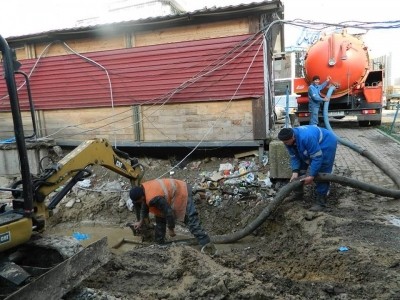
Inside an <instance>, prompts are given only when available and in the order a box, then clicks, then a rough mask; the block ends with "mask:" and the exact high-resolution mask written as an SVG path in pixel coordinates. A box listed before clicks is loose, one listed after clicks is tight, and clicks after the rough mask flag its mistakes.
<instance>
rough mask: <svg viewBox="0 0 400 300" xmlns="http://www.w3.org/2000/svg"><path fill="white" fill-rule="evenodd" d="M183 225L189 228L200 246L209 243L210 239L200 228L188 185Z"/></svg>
mask: <svg viewBox="0 0 400 300" xmlns="http://www.w3.org/2000/svg"><path fill="white" fill-rule="evenodd" d="M185 224H186V225H187V226H188V227H189V231H190V233H191V234H193V235H194V237H195V238H196V239H197V241H198V242H199V244H200V245H201V246H204V245H205V244H208V243H209V242H210V237H209V236H208V234H207V233H206V232H205V230H204V229H203V227H202V226H201V222H200V219H199V214H198V213H197V210H196V206H195V205H194V202H193V197H192V188H191V187H190V186H189V185H188V202H187V206H186V215H185Z"/></svg>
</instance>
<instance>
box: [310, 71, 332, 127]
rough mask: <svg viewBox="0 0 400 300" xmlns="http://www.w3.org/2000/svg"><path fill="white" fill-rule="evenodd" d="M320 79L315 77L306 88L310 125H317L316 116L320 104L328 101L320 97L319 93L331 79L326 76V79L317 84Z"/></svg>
mask: <svg viewBox="0 0 400 300" xmlns="http://www.w3.org/2000/svg"><path fill="white" fill-rule="evenodd" d="M319 81H320V77H319V76H318V75H315V76H314V77H313V79H312V83H311V84H310V86H309V87H308V109H309V112H310V125H318V114H319V108H320V105H321V103H322V102H324V101H329V99H328V98H326V97H325V98H322V97H321V91H322V90H323V89H324V88H325V87H326V86H327V85H328V83H329V81H331V77H330V76H328V77H327V79H326V80H325V81H324V82H323V83H321V84H319Z"/></svg>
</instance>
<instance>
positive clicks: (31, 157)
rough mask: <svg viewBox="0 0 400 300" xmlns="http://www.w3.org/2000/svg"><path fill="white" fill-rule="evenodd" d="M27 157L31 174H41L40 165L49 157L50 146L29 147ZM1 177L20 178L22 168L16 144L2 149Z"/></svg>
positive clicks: (0, 152)
mask: <svg viewBox="0 0 400 300" xmlns="http://www.w3.org/2000/svg"><path fill="white" fill-rule="evenodd" d="M26 150H27V157H28V162H29V170H30V173H31V174H34V175H38V174H39V173H40V171H41V170H40V163H41V161H42V159H43V158H45V157H48V156H49V147H48V145H43V144H41V145H34V144H33V145H27V149H26ZM0 176H8V177H14V176H15V177H19V176H21V167H20V161H19V154H18V149H17V147H16V145H15V144H7V145H2V147H0Z"/></svg>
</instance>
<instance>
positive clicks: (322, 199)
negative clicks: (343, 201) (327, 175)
mask: <svg viewBox="0 0 400 300" xmlns="http://www.w3.org/2000/svg"><path fill="white" fill-rule="evenodd" d="M325 208H326V195H320V194H318V195H317V198H316V200H315V204H314V205H313V206H311V208H310V211H323V210H324V209H325Z"/></svg>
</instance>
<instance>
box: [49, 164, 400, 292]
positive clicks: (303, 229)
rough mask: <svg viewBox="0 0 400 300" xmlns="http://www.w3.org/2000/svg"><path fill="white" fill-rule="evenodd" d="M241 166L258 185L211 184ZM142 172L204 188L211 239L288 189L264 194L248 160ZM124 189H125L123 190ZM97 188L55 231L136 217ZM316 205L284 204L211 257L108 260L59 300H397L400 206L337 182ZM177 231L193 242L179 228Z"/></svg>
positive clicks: (148, 253)
mask: <svg viewBox="0 0 400 300" xmlns="http://www.w3.org/2000/svg"><path fill="white" fill-rule="evenodd" d="M241 162H242V163H243V162H245V163H246V164H250V165H252V166H253V167H255V169H256V170H257V171H255V172H254V175H255V178H257V182H246V180H244V182H239V183H237V184H227V185H224V184H223V182H224V180H220V181H217V182H214V183H213V182H212V181H211V183H210V181H209V180H208V179H209V178H210V177H212V176H213V175H214V176H215V175H216V173H218V174H221V172H220V171H219V168H220V166H221V165H225V164H227V163H231V164H232V165H234V166H239V165H240V163H241ZM148 164H149V165H148V171H147V173H146V177H145V178H146V179H151V178H156V177H157V176H159V175H160V174H164V173H165V174H169V176H172V177H174V178H182V179H185V180H187V181H188V182H190V183H192V184H193V185H196V186H198V187H201V188H205V193H204V195H206V196H204V195H203V196H202V197H198V198H197V203H196V204H197V208H198V210H199V213H200V217H201V220H202V223H203V226H204V227H205V228H206V230H207V231H208V232H209V233H210V235H221V234H225V233H231V232H235V231H237V230H239V229H241V228H243V227H244V226H246V225H247V224H248V223H249V222H250V221H252V220H253V219H254V218H255V217H257V216H258V214H259V213H260V212H261V211H262V210H263V208H264V207H265V206H267V205H268V203H269V201H270V200H271V199H272V197H273V194H274V191H277V190H279V188H280V187H281V186H282V185H283V184H284V182H272V185H271V186H269V187H267V186H265V182H266V181H265V178H266V176H267V174H268V165H263V164H262V163H259V162H255V160H252V159H251V158H247V159H243V160H235V159H233V158H223V159H217V158H214V159H206V160H204V161H200V162H199V161H196V162H191V163H188V164H187V165H186V166H185V167H184V168H177V169H174V170H173V173H172V172H171V171H170V169H171V167H172V166H173V164H172V165H171V163H170V162H169V161H162V160H158V161H151V160H148ZM151 165H156V166H157V167H154V168H152V167H151ZM99 172H100V171H98V172H97V174H99ZM335 172H336V173H337V174H340V175H343V174H346V173H347V172H348V171H347V170H343V169H340V168H336V169H335ZM95 173H96V172H95ZM222 173H223V172H222ZM347 175H351V174H347ZM107 176H110V177H107ZM112 176H113V175H111V174H104V175H101V176H98V178H101V180H100V179H99V180H97V183H96V184H100V185H101V186H103V187H104V186H105V184H106V183H107V181H108V182H114V181H115V180H117V181H118V180H119V179H116V178H112ZM241 177H245V176H241ZM258 179H261V183H260V180H258ZM262 182H264V184H263V183H262ZM120 184H121V186H122V190H124V188H127V187H128V186H127V185H125V183H121V182H120ZM235 188H236V189H237V191H236V194H235V192H234V190H235ZM96 190H97V188H96V187H95V186H94V184H92V186H91V187H90V188H88V189H87V190H82V189H81V190H79V191H76V192H75V194H72V195H69V196H68V197H70V198H74V197H76V196H77V195H79V197H78V198H79V200H80V202H77V203H75V204H74V206H73V207H72V208H67V207H65V205H60V208H59V210H58V211H57V212H56V214H55V216H54V219H53V220H54V224H55V223H59V222H67V223H71V222H72V223H73V222H77V223H79V222H82V221H85V220H92V221H97V222H98V224H99V226H107V224H110V225H114V226H115V225H117V226H124V224H125V223H126V221H127V220H132V218H133V213H132V212H131V211H129V210H128V209H127V208H126V207H125V206H124V201H125V200H126V193H127V191H126V190H125V191H123V192H118V193H116V192H114V193H111V192H105V191H104V190H103V191H101V192H96ZM228 190H230V191H231V192H232V191H233V192H232V193H230V192H229V191H228ZM93 191H94V192H93ZM227 191H228V192H227ZM239 191H240V192H239ZM238 195H239V196H238ZM235 196H236V197H235ZM218 197H219V198H218ZM216 199H219V201H216ZM312 199H313V189H312V187H307V188H306V197H305V198H304V199H302V200H298V201H292V202H289V201H284V202H283V204H282V205H281V206H279V207H278V209H277V210H276V211H274V213H273V214H272V215H271V216H270V217H269V218H268V220H267V221H266V222H264V223H263V224H262V225H261V226H260V227H259V228H257V229H256V230H255V231H254V232H253V233H252V234H250V235H249V236H247V237H245V238H244V239H242V240H240V241H238V242H236V243H234V244H226V245H217V248H218V254H217V255H216V256H214V257H209V256H207V255H205V254H202V253H200V251H199V247H198V246H187V245H182V244H174V243H171V244H168V245H166V246H157V245H152V244H143V245H138V246H137V247H136V248H134V249H132V250H129V251H128V252H125V253H123V254H115V253H114V254H113V255H112V259H111V260H110V261H109V262H108V263H107V264H105V265H104V267H103V268H101V269H99V270H98V271H97V272H96V273H95V274H94V275H92V276H91V277H89V278H88V279H87V280H85V281H84V282H83V283H82V284H81V286H80V287H79V288H77V289H75V290H74V291H73V292H71V293H70V294H68V295H66V296H65V299H68V300H69V299H400V234H399V224H398V222H399V218H400V203H399V201H398V200H393V199H388V198H384V197H380V196H375V195H373V194H369V193H366V192H362V191H357V190H354V189H352V188H347V187H342V186H338V185H335V184H333V185H332V188H331V194H330V197H329V201H328V205H329V208H328V209H327V210H326V211H324V212H319V213H314V212H309V211H308V208H309V207H310V205H311V204H312ZM67 201H68V200H66V202H67ZM177 232H178V234H179V236H180V237H182V236H183V237H187V238H191V236H190V234H188V232H187V230H185V227H178V230H177Z"/></svg>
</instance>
